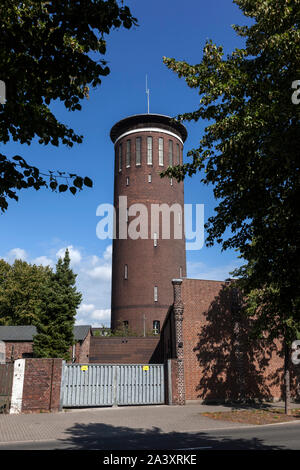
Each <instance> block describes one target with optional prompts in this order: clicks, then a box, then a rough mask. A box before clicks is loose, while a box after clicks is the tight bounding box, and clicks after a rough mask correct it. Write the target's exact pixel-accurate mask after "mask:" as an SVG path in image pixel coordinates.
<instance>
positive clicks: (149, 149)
mask: <svg viewBox="0 0 300 470" xmlns="http://www.w3.org/2000/svg"><path fill="white" fill-rule="evenodd" d="M147 164H148V165H152V137H147Z"/></svg>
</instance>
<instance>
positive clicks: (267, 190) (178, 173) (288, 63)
mask: <svg viewBox="0 0 300 470" xmlns="http://www.w3.org/2000/svg"><path fill="white" fill-rule="evenodd" d="M235 3H237V4H238V6H239V7H240V8H241V10H242V11H243V12H244V14H245V15H246V16H247V17H250V18H252V19H253V22H252V23H251V26H247V27H238V26H235V27H234V29H235V31H236V32H237V33H238V34H239V35H241V36H242V37H244V38H245V40H246V42H245V44H246V45H245V47H244V48H243V49H236V50H235V51H233V52H232V54H229V55H228V56H227V57H225V56H224V53H223V49H222V47H219V46H217V45H215V44H214V43H213V42H212V41H207V43H206V45H205V47H204V49H203V56H202V58H201V61H200V63H198V64H196V65H190V64H188V63H186V62H184V61H176V60H175V59H173V58H164V63H165V64H166V65H167V67H168V68H169V69H171V70H173V71H174V72H175V73H176V74H177V75H178V76H179V77H183V78H184V79H185V80H186V83H187V85H188V86H189V87H191V88H198V90H199V95H200V105H199V107H198V108H197V109H196V110H195V111H193V112H187V113H185V114H182V115H179V116H178V119H179V120H187V121H191V120H194V121H198V120H199V119H202V120H205V122H206V123H207V122H208V125H207V127H206V128H205V131H204V133H203V135H202V136H201V138H200V143H199V147H198V149H194V150H192V151H190V152H189V153H188V157H189V161H188V163H186V164H184V165H183V166H182V167H179V168H169V169H168V170H167V171H166V172H165V174H166V175H168V176H174V177H176V178H177V179H182V178H184V177H185V176H186V175H189V176H193V175H195V174H196V173H197V174H199V176H200V179H201V182H202V183H203V184H206V185H212V187H213V191H214V195H215V197H216V199H217V201H218V205H217V207H216V208H215V213H214V215H213V216H212V217H210V218H209V219H208V222H207V225H206V230H207V240H206V242H207V245H209V246H210V245H212V244H214V243H216V242H217V243H220V244H221V246H222V249H227V248H231V249H235V250H237V251H238V252H239V253H240V255H241V257H242V258H243V259H244V260H245V262H246V265H245V267H244V268H243V269H242V270H239V271H238V272H237V273H236V275H237V276H239V277H240V279H242V281H243V282H242V283H241V285H242V287H243V289H244V291H245V292H246V293H247V295H248V299H249V314H251V315H256V319H257V321H258V323H257V332H261V331H263V330H264V329H267V330H268V332H269V334H272V335H273V337H276V335H277V336H284V337H285V338H286V340H287V341H288V342H289V341H290V339H291V337H292V335H296V330H297V325H298V327H299V325H300V263H299V260H300V209H299V207H300V205H299V201H300V164H299V162H300V146H299V136H300V105H295V104H293V103H292V100H291V95H292V89H291V86H292V82H293V81H294V80H299V79H300V67H299V60H300V40H299V38H300V29H299V12H300V6H299V2H298V1H297V2H289V1H285V0H268V1H261V0H253V1H249V0H235ZM297 201H298V202H297ZM259 322H260V323H259ZM298 329H299V328H298Z"/></svg>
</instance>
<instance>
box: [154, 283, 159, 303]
mask: <svg viewBox="0 0 300 470" xmlns="http://www.w3.org/2000/svg"><path fill="white" fill-rule="evenodd" d="M157 301H158V287H157V286H154V302H157Z"/></svg>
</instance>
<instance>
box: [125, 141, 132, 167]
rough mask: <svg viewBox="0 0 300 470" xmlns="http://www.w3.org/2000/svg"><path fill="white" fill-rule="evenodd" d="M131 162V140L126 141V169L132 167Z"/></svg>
mask: <svg viewBox="0 0 300 470" xmlns="http://www.w3.org/2000/svg"><path fill="white" fill-rule="evenodd" d="M130 160H131V140H127V141H126V168H129V167H130Z"/></svg>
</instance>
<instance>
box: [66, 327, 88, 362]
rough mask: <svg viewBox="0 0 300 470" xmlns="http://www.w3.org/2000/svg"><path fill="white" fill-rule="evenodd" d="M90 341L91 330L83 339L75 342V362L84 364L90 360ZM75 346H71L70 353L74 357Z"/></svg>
mask: <svg viewBox="0 0 300 470" xmlns="http://www.w3.org/2000/svg"><path fill="white" fill-rule="evenodd" d="M90 341H91V332H90V331H89V333H88V335H87V336H86V338H85V339H84V340H83V341H78V342H77V343H76V344H75V362H76V363H79V364H82V363H87V362H89V355H90ZM72 354H73V348H72V347H71V348H70V355H71V357H72Z"/></svg>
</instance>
